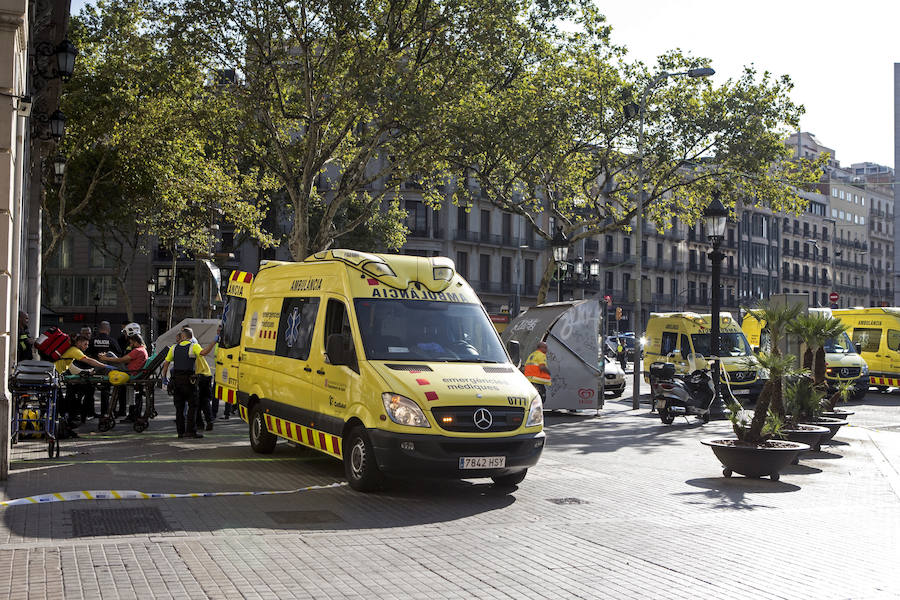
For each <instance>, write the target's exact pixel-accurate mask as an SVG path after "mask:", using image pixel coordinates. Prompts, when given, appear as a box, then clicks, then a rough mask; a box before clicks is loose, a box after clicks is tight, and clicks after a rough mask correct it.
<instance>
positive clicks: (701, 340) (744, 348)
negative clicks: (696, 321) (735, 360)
mask: <svg viewBox="0 0 900 600" xmlns="http://www.w3.org/2000/svg"><path fill="white" fill-rule="evenodd" d="M709 340H710V334H708V333H695V334H693V335H691V342H692V343H693V344H694V352H696V353H697V354H702V355H703V356H711V353H710V350H709ZM719 356H750V344H749V343H747V338H746V337H744V334H743V333H722V334H720V335H719Z"/></svg>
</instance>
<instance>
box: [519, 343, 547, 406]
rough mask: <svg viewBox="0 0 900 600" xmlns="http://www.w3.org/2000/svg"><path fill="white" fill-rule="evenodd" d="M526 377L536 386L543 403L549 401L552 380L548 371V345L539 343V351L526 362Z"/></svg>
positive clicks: (529, 356) (530, 355)
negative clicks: (548, 394)
mask: <svg viewBox="0 0 900 600" xmlns="http://www.w3.org/2000/svg"><path fill="white" fill-rule="evenodd" d="M525 377H527V378H528V381H530V382H531V383H533V384H534V387H536V388H537V391H538V393H539V394H540V395H541V402H546V401H547V387H546V386H548V385H550V383H551V381H552V379H551V377H550V370H549V369H547V343H546V342H538V346H537V349H536V350H535V351H534V352H532V353H531V354H529V355H528V360H526V361H525Z"/></svg>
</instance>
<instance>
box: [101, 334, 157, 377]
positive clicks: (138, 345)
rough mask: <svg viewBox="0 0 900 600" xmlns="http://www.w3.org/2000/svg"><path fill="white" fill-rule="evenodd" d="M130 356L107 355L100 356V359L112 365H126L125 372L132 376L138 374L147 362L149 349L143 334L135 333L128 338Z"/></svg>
mask: <svg viewBox="0 0 900 600" xmlns="http://www.w3.org/2000/svg"><path fill="white" fill-rule="evenodd" d="M128 348H129V351H128V354H126V355H125V356H121V357H119V356H115V355H114V354H111V353H107V354H103V355H101V356H100V359H101V360H103V361H105V362H107V363H110V364H125V365H126V366H125V370H126V371H128V373H129V374H130V375H134V374H135V373H137V372H138V371H139V370H140V369H141V367H143V366H144V363H146V362H147V356H148V355H147V347H146V346H145V345H144V338H142V337H141V334H139V333H134V334H131V335H129V336H128Z"/></svg>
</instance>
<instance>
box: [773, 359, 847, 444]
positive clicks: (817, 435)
mask: <svg viewBox="0 0 900 600" xmlns="http://www.w3.org/2000/svg"><path fill="white" fill-rule="evenodd" d="M824 396H825V394H824V392H822V390H821V388H820V387H819V386H817V385H816V384H815V382H814V381H813V379H812V377H810V376H809V374H808V372H806V371H803V372H801V373H800V375H799V376H797V377H794V378H792V380H791V381H790V382H789V383H788V384H787V385H786V386H785V388H784V408H785V411H786V415H785V423H784V427H782V429H781V431H780V432H779V434H780V436H781V437H783V438H785V439H788V440H791V441H793V442H802V443H804V444H808V445H809V446H810V447H811V448H812V449H813V450H815V451H816V452H818V451H819V450H820V449H821V444H822V442H823V441H824V439H830V437H831V436H830V435H829V434H830V429H828V428H826V427H823V426H821V425H820V424H818V423H815V421H816V420H818V419H819V413H820V411H821V408H820V402H821V401H822V398H823V397H824ZM835 432H837V429H835ZM826 436H828V437H827V438H826Z"/></svg>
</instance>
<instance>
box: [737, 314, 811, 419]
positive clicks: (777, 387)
mask: <svg viewBox="0 0 900 600" xmlns="http://www.w3.org/2000/svg"><path fill="white" fill-rule="evenodd" d="M744 310H746V311H747V313H749V314H750V315H752V316H753V318H754V319H756V320H757V321H759V323H760V325H761V326H762V330H763V331H765V332H767V333H768V334H769V351H768V353H763V354H762V356H766V360H770V361H773V364H774V365H775V366H776V371H775V372H773V371H772V369H768V370H769V379H768V380H767V381H766V384H765V386H763V391H762V392H761V393H760V397H759V399H758V400H757V401H756V411H757V412H760V408H761V405H760V400H762V399H763V396H764V395H765V393H766V388H769V389H770V392H769V394H768V396H767V398H766V403H765V406H764V407H762V408H763V410H762V411H761V412H762V415H761V416H760V417H759V418H760V419H762V421H760V422H759V424H758V425H759V427H758V430H757V432H756V435H759V434H760V433H761V432H762V426H763V423H765V418H766V414H767V413H768V409H769V405H770V404H771V406H772V411H773V412H774V413H775V414H776V415H778V417H779V418H781V419H782V420H783V419H784V404H783V402H782V398H783V381H782V377H783V375H784V372H785V370H787V369H790V368H791V367H792V366H793V363H791V364H790V365H783V363H781V362H780V361H777V360H776V359H777V358H781V341H782V340H783V339H784V336H785V332H786V331H787V328H788V326H789V325H790V324H791V323H792V322H793V321H794V320H796V319H797V317H798V316H800V312H801V311H802V310H803V307H802V306H801V305H799V304H775V303H773V302H771V301H770V300H761V301H760V302H759V304H757V306H756V308H745V309H744ZM760 358H761V357H760ZM793 360H795V359H794V358H793V357H792V361H793ZM760 363H761V364H762V363H763V360H760ZM762 366H763V368H767V367H766V366H765V364H762ZM779 369H780V371H779ZM778 372H780V373H781V375H776V373H778ZM756 420H757V419H756V417H754V422H756Z"/></svg>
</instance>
